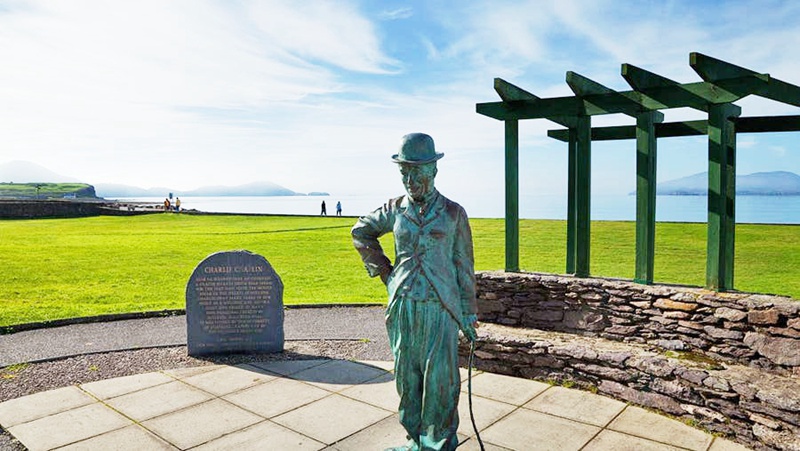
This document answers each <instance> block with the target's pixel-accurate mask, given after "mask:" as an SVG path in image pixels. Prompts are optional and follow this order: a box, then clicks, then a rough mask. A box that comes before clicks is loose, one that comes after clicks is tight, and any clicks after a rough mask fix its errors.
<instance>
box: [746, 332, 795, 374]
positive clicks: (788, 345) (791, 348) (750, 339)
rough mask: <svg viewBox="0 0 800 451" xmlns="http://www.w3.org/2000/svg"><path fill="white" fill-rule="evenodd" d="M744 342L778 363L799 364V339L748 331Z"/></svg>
mask: <svg viewBox="0 0 800 451" xmlns="http://www.w3.org/2000/svg"><path fill="white" fill-rule="evenodd" d="M744 344H746V345H747V346H749V347H751V348H752V349H753V350H755V351H756V352H758V353H759V354H761V355H763V356H764V357H766V358H768V359H769V360H771V361H772V362H774V363H777V364H779V365H789V366H800V340H796V339H793V338H779V337H770V336H768V335H764V334H760V333H757V332H748V333H747V334H745V337H744Z"/></svg>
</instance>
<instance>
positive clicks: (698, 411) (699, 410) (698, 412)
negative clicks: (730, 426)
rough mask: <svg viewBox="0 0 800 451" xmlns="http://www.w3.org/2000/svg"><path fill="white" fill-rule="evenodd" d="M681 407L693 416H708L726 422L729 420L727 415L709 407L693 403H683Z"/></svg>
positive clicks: (710, 418)
mask: <svg viewBox="0 0 800 451" xmlns="http://www.w3.org/2000/svg"><path fill="white" fill-rule="evenodd" d="M681 409H683V410H684V411H685V412H687V413H688V414H689V415H692V416H693V417H700V418H708V419H709V420H712V421H716V422H719V423H725V422H726V421H727V417H726V416H725V415H723V414H721V413H719V412H717V411H715V410H712V409H709V408H708V407H703V406H696V405H693V404H681Z"/></svg>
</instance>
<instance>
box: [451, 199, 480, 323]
mask: <svg viewBox="0 0 800 451" xmlns="http://www.w3.org/2000/svg"><path fill="white" fill-rule="evenodd" d="M453 262H454V263H455V265H456V277H457V280H458V288H459V293H460V295H461V311H462V312H463V315H464V317H465V318H464V319H465V323H467V324H472V323H474V322H475V321H477V316H476V315H477V313H478V304H477V301H476V299H475V258H474V255H473V249H472V230H471V229H470V227H469V219H468V218H467V214H466V212H464V210H463V209H459V212H458V216H457V223H456V239H455V243H454V249H453ZM468 316H469V318H468Z"/></svg>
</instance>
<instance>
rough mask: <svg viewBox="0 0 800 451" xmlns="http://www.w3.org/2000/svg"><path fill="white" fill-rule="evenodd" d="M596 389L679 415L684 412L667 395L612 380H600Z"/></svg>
mask: <svg viewBox="0 0 800 451" xmlns="http://www.w3.org/2000/svg"><path fill="white" fill-rule="evenodd" d="M597 389H598V390H599V391H600V392H601V393H605V394H608V395H611V396H613V397H616V398H621V399H624V400H626V401H630V402H632V403H634V404H639V405H641V406H645V407H650V408H653V409H658V410H661V411H662V412H667V413H671V414H673V415H680V414H682V413H684V411H683V409H682V408H681V406H680V404H679V403H678V402H677V401H675V400H674V399H672V398H670V397H669V396H666V395H662V394H659V393H652V392H644V391H640V390H636V389H633V388H631V387H628V386H627V385H623V384H620V383H619V382H613V381H607V380H604V381H601V382H600V385H599V386H598V387H597Z"/></svg>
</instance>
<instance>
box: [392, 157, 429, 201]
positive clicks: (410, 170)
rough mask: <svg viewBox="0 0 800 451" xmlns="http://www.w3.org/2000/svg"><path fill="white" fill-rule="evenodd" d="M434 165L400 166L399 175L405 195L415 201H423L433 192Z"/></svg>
mask: <svg viewBox="0 0 800 451" xmlns="http://www.w3.org/2000/svg"><path fill="white" fill-rule="evenodd" d="M436 172H437V170H436V163H428V164H418V165H414V164H402V163H401V164H400V175H402V177H403V186H405V188H406V193H408V195H409V197H411V198H412V199H414V200H415V201H421V200H424V199H425V198H426V197H427V196H428V195H429V194H431V193H432V192H433V179H434V178H435V177H436Z"/></svg>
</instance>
